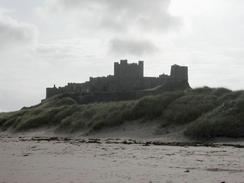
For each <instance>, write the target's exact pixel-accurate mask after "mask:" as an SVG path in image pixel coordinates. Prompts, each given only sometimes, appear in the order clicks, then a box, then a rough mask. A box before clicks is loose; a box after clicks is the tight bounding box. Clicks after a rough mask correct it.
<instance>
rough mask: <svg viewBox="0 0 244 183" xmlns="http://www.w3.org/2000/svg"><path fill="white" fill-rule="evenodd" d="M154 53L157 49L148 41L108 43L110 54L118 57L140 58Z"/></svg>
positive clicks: (116, 41)
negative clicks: (131, 56) (130, 56)
mask: <svg viewBox="0 0 244 183" xmlns="http://www.w3.org/2000/svg"><path fill="white" fill-rule="evenodd" d="M156 51H157V47H156V46H155V45H154V44H153V43H152V42H150V41H148V40H134V39H113V40H112V41H111V42H110V52H112V53H114V54H118V55H134V56H141V55H144V54H152V53H154V52H156Z"/></svg>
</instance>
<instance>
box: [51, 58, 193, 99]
mask: <svg viewBox="0 0 244 183" xmlns="http://www.w3.org/2000/svg"><path fill="white" fill-rule="evenodd" d="M189 87H190V86H189V83H188V67H186V66H179V65H172V66H171V71H170V75H166V74H162V75H159V76H158V77H144V62H143V61H139V62H138V63H128V62H127V60H121V61H120V63H118V62H115V63H114V75H108V76H106V77H96V78H94V77H90V79H89V81H87V82H84V83H68V85H66V86H64V87H59V88H57V87H56V86H55V85H54V87H52V88H46V99H47V98H50V97H52V96H54V95H57V94H70V95H72V96H75V97H76V98H77V97H78V98H79V101H82V102H81V103H89V102H93V101H109V100H127V99H134V98H139V97H141V96H145V95H149V94H155V93H156V94H157V93H159V92H162V91H172V90H178V89H186V88H189Z"/></svg>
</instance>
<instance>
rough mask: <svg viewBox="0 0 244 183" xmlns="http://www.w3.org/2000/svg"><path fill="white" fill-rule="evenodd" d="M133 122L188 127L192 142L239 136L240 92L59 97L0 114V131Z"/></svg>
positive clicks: (243, 117)
mask: <svg viewBox="0 0 244 183" xmlns="http://www.w3.org/2000/svg"><path fill="white" fill-rule="evenodd" d="M135 120H137V121H142V122H148V123H150V122H151V121H153V120H157V121H158V122H159V123H161V124H162V128H163V127H165V126H170V125H186V124H187V125H188V127H187V129H186V131H185V135H186V136H188V137H191V138H215V137H243V136H244V92H243V91H235V92H232V91H231V90H228V89H225V88H208V87H203V88H196V89H189V90H185V91H175V92H164V93H162V94H159V95H154V96H147V97H143V98H141V99H139V100H134V101H133V100H132V101H122V102H103V103H92V104H86V105H81V104H78V103H77V102H76V100H75V99H74V98H72V97H71V96H69V95H58V96H55V97H52V98H50V99H48V100H45V101H43V102H42V103H41V104H38V105H36V106H33V107H29V108H23V109H22V110H20V111H17V112H12V113H1V114H0V129H1V130H2V131H5V130H9V131H12V132H19V131H28V130H32V129H37V128H41V127H46V128H56V131H57V132H63V133H73V132H79V131H82V130H85V131H88V132H91V131H92V132H96V131H98V130H101V129H103V128H108V127H113V126H120V125H121V124H123V123H126V122H128V123H129V122H131V121H135Z"/></svg>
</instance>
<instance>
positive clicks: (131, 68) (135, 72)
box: [114, 60, 144, 79]
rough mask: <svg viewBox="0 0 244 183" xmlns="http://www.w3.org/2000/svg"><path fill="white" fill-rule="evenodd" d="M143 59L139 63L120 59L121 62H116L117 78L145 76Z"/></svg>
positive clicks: (115, 75) (115, 74) (115, 72)
mask: <svg viewBox="0 0 244 183" xmlns="http://www.w3.org/2000/svg"><path fill="white" fill-rule="evenodd" d="M143 65H144V63H143V61H139V62H138V64H137V63H128V61H127V60H120V63H118V62H114V77H115V78H127V79H133V78H143V69H144V68H143V67H144V66H143Z"/></svg>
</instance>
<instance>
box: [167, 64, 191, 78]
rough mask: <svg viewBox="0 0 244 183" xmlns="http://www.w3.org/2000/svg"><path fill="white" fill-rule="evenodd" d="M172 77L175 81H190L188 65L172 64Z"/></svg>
mask: <svg viewBox="0 0 244 183" xmlns="http://www.w3.org/2000/svg"><path fill="white" fill-rule="evenodd" d="M170 77H171V78H172V79H173V80H174V81H185V82H188V67H186V66H179V65H172V66H171V71H170Z"/></svg>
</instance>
